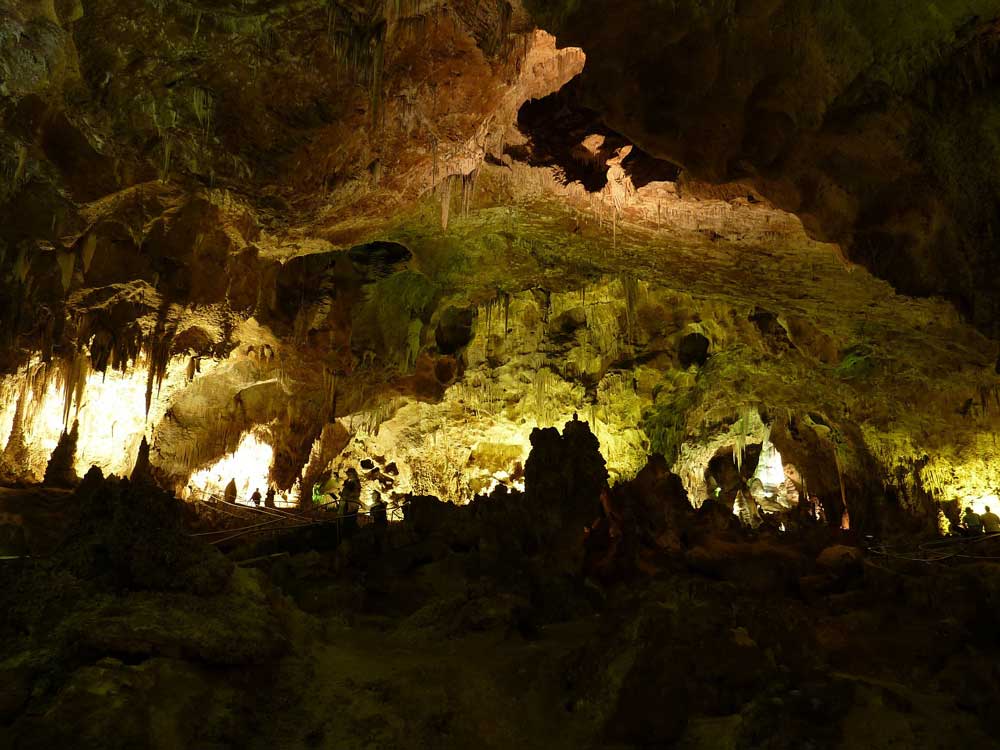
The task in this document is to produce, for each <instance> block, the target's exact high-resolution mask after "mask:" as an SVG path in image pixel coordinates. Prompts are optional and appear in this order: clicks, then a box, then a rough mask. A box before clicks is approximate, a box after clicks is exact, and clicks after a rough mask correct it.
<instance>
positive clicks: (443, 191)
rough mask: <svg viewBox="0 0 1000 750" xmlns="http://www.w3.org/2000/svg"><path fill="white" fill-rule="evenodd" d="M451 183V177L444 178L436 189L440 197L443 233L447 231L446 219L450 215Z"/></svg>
mask: <svg viewBox="0 0 1000 750" xmlns="http://www.w3.org/2000/svg"><path fill="white" fill-rule="evenodd" d="M451 181H452V177H451V175H449V176H448V177H445V178H444V179H443V180H442V181H441V185H440V187H439V188H438V190H439V191H440V197H441V229H442V231H445V232H447V231H448V219H449V216H450V213H451Z"/></svg>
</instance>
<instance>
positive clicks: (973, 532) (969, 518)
mask: <svg viewBox="0 0 1000 750" xmlns="http://www.w3.org/2000/svg"><path fill="white" fill-rule="evenodd" d="M962 524H963V525H964V526H965V533H966V534H968V535H969V536H979V535H980V534H982V533H983V520H982V519H981V518H980V517H979V515H978V514H977V513H976V512H975V511H974V510H973V509H972V506H971V505H970V506H967V507H966V509H965V515H964V516H963V517H962Z"/></svg>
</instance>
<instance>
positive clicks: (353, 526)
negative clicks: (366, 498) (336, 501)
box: [338, 468, 361, 536]
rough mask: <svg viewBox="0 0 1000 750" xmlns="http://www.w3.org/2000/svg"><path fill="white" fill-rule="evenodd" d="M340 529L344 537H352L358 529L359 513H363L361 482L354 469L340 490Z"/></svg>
mask: <svg viewBox="0 0 1000 750" xmlns="http://www.w3.org/2000/svg"><path fill="white" fill-rule="evenodd" d="M338 510H339V513H338V515H339V516H340V528H341V529H342V531H343V534H344V536H351V535H352V534H353V533H354V532H355V531H357V528H358V513H359V512H361V480H360V479H358V472H357V471H355V470H354V469H353V468H351V469H348V470H347V481H346V482H344V486H343V488H341V490H340V507H339V508H338Z"/></svg>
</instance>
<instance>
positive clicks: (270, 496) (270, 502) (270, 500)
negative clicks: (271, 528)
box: [264, 487, 274, 508]
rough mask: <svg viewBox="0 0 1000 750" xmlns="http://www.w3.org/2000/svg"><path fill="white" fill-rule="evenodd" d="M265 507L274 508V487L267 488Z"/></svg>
mask: <svg viewBox="0 0 1000 750" xmlns="http://www.w3.org/2000/svg"><path fill="white" fill-rule="evenodd" d="M264 507H265V508H273V507H274V487H268V488H267V494H266V495H265V496H264Z"/></svg>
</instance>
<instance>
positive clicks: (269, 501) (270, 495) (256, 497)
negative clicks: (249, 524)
mask: <svg viewBox="0 0 1000 750" xmlns="http://www.w3.org/2000/svg"><path fill="white" fill-rule="evenodd" d="M274 495H275V492H274V487H268V488H267V494H266V495H265V496H264V507H265V508H273V507H275V506H274ZM260 500H261V497H260V488H259V487H258V488H256V489H254V491H253V494H252V495H251V496H250V502H252V503H253V504H254V506H255V507H257V508H259V507H260Z"/></svg>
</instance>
